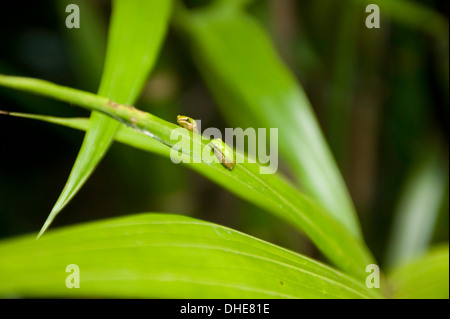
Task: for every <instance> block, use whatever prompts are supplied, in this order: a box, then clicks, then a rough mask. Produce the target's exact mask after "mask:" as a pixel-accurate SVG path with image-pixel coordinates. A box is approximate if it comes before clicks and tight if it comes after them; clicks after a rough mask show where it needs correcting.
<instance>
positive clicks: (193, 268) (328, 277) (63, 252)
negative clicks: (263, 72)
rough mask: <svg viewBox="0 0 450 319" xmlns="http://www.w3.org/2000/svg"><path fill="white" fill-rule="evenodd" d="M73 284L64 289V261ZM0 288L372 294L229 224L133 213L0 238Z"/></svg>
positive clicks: (182, 294) (100, 293) (123, 293)
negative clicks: (73, 269)
mask: <svg viewBox="0 0 450 319" xmlns="http://www.w3.org/2000/svg"><path fill="white" fill-rule="evenodd" d="M73 264H75V265H77V266H78V267H79V279H80V288H79V289H68V288H67V287H66V278H67V276H69V275H70V273H67V272H66V267H67V266H68V265H73ZM0 277H1V278H8V280H2V281H0V295H2V296H4V297H5V296H6V297H8V296H15V297H17V296H20V297H52V296H59V297H121V298H124V297H131V298H154V297H156V298H379V297H380V295H378V294H377V293H376V292H374V291H371V290H369V289H367V288H366V287H365V285H364V283H363V281H356V280H354V279H352V278H350V277H348V276H346V275H344V274H342V273H340V272H338V271H336V270H334V269H332V268H329V267H327V266H325V265H323V264H321V263H318V262H316V261H314V260H311V259H309V258H306V257H303V256H301V255H298V254H296V253H293V252H290V251H288V250H285V249H282V248H280V247H277V246H275V245H272V244H269V243H267V242H264V241H261V240H258V239H256V238H253V237H250V236H248V235H245V234H243V233H240V232H237V231H235V230H232V229H229V228H226V227H223V226H219V225H216V224H211V223H207V222H204V221H201V220H196V219H193V218H188V217H184V216H177V215H166V214H139V215H133V216H127V217H120V218H114V219H108V220H103V221H100V222H92V223H86V224H82V225H77V226H72V227H66V228H62V229H58V230H52V231H49V232H48V234H47V235H46V236H44V237H43V238H42V239H41V240H39V241H36V240H34V238H33V236H23V237H19V238H14V239H8V240H3V241H1V242H0Z"/></svg>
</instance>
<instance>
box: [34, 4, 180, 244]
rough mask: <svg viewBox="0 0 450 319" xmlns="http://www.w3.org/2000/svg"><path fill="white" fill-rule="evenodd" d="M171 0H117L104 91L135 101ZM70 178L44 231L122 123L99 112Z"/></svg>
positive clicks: (127, 101)
mask: <svg viewBox="0 0 450 319" xmlns="http://www.w3.org/2000/svg"><path fill="white" fill-rule="evenodd" d="M171 4H172V1H159V0H136V1H124V0H115V1H113V13H112V17H111V24H110V28H109V36H108V47H107V52H106V61H105V67H104V70H103V76H102V80H101V84H100V89H99V92H98V93H99V95H101V96H106V97H109V98H111V99H113V100H115V101H117V102H118V103H124V104H133V103H134V102H135V100H136V99H137V97H138V95H139V93H140V91H141V89H142V87H143V85H144V83H145V80H146V79H147V76H148V74H149V72H150V70H151V69H152V67H153V65H154V63H155V60H156V57H157V55H158V52H159V49H160V46H161V42H162V40H163V38H164V35H165V32H166V29H167V24H168V20H169V14H170V12H171ZM91 121H92V125H91V126H90V128H89V130H88V131H87V133H86V137H85V139H84V141H83V145H82V146H81V149H80V152H79V154H78V157H77V160H76V161H75V164H74V166H73V168H72V171H71V173H70V176H69V179H68V181H67V183H66V185H65V186H64V189H63V191H62V193H61V195H60V197H59V198H58V200H57V202H56V204H55V206H54V207H53V209H52V211H51V212H50V215H49V216H48V218H47V220H46V221H45V223H44V226H43V227H42V229H41V231H40V233H39V235H38V237H39V236H41V235H42V234H43V233H44V232H45V230H46V229H47V228H48V227H49V226H50V224H51V223H52V221H53V220H54V218H55V217H56V215H57V214H58V213H59V212H60V211H61V210H62V209H63V208H64V207H65V206H66V205H67V204H68V203H69V201H70V200H71V199H72V198H73V197H74V196H75V194H76V193H77V192H78V190H79V189H80V188H81V187H82V186H83V184H84V183H85V182H86V181H87V179H88V178H89V176H90V175H91V174H92V172H93V171H94V169H95V167H96V166H97V164H98V163H99V162H100V160H101V159H102V158H103V156H104V155H105V153H106V152H107V150H108V148H109V146H110V145H111V142H112V141H113V139H114V134H115V132H116V130H117V128H118V125H119V124H118V123H117V122H116V121H114V120H112V119H110V118H109V117H107V116H105V115H103V114H99V113H97V112H94V113H93V114H92V116H91Z"/></svg>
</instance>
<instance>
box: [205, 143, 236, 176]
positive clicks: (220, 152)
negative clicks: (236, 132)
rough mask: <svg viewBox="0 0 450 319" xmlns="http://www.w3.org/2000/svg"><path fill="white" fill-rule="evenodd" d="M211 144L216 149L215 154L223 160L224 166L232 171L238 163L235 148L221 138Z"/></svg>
mask: <svg viewBox="0 0 450 319" xmlns="http://www.w3.org/2000/svg"><path fill="white" fill-rule="evenodd" d="M209 146H210V147H211V148H212V149H213V150H214V154H215V155H216V156H217V158H218V159H219V160H220V161H221V162H222V164H223V166H225V167H226V168H227V169H229V170H230V171H232V170H233V168H234V166H235V165H236V162H235V160H234V152H233V150H232V149H231V148H230V147H228V145H227V144H225V143H224V142H223V141H222V140H221V139H220V138H216V139H214V140H212V141H211V142H210V143H209Z"/></svg>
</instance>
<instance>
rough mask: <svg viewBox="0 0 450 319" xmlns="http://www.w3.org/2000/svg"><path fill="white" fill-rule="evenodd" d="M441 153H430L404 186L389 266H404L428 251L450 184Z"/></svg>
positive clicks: (390, 249)
mask: <svg viewBox="0 0 450 319" xmlns="http://www.w3.org/2000/svg"><path fill="white" fill-rule="evenodd" d="M432 150H433V149H432ZM438 154H439V151H437V150H436V151H434V150H433V151H429V154H428V155H427V157H426V158H425V159H424V160H422V161H420V162H419V164H418V165H416V166H415V167H414V168H413V171H412V172H411V174H410V177H409V179H408V180H407V182H406V183H405V186H404V190H403V193H402V195H401V197H400V200H399V203H398V208H397V211H396V213H395V218H394V221H393V226H392V235H391V238H390V241H389V245H388V249H387V261H386V262H387V264H388V265H389V266H390V267H392V266H398V265H401V264H405V263H407V262H409V261H411V260H413V259H414V258H415V257H417V256H420V255H422V254H423V253H424V252H426V251H427V250H428V248H429V245H430V243H431V240H432V236H433V230H434V229H435V226H436V220H437V218H438V215H439V210H440V207H441V203H442V199H443V197H444V195H445V189H446V185H447V183H448V171H447V169H446V168H445V166H444V164H443V163H442V159H440V158H439V155H438Z"/></svg>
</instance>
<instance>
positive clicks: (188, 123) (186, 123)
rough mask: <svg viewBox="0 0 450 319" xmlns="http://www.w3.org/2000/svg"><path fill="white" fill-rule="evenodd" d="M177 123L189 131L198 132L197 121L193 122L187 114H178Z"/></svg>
mask: <svg viewBox="0 0 450 319" xmlns="http://www.w3.org/2000/svg"><path fill="white" fill-rule="evenodd" d="M177 123H178V125H180V126H181V127H183V128H185V129H187V130H189V131H191V132H194V133H198V128H197V122H195V120H194V119H192V118H190V117H189V116H185V115H178V116H177Z"/></svg>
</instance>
